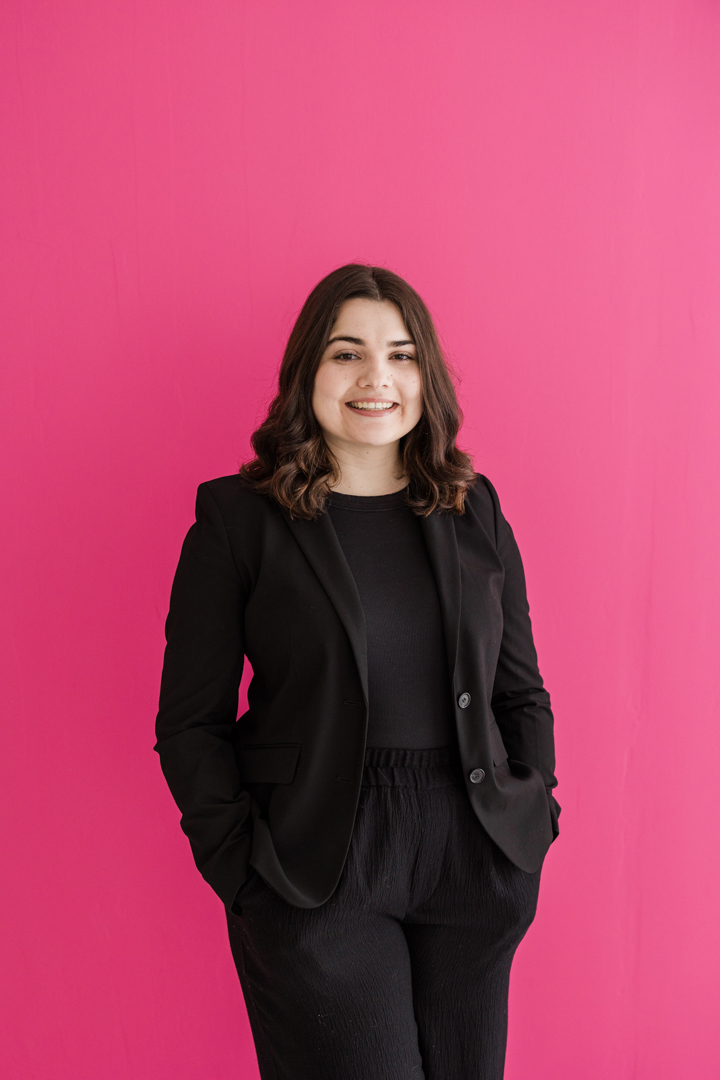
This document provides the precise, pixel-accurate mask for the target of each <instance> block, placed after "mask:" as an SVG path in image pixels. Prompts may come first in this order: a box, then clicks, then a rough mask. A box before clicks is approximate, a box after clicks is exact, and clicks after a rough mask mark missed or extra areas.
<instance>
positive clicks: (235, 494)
mask: <svg viewBox="0 0 720 1080" xmlns="http://www.w3.org/2000/svg"><path fill="white" fill-rule="evenodd" d="M197 500H198V505H199V506H208V505H210V506H213V505H214V506H216V507H217V509H218V510H219V512H220V514H221V515H222V517H223V519H224V520H225V522H226V523H227V524H229V523H230V522H232V521H235V520H237V519H238V518H242V519H244V520H252V519H253V518H258V519H260V518H262V517H267V516H268V515H269V514H270V515H272V514H275V513H277V512H278V507H277V505H276V504H275V502H274V501H273V500H272V499H269V498H268V497H267V496H265V495H258V493H257V492H256V491H253V489H252V488H251V487H249V486H248V485H247V484H246V483H245V482H244V481H243V479H242V477H241V476H240V474H239V473H231V475H230V476H217V477H215V479H214V480H205V481H204V482H203V483H202V484H200V485H199V486H198V489H197Z"/></svg>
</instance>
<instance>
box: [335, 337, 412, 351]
mask: <svg viewBox="0 0 720 1080" xmlns="http://www.w3.org/2000/svg"><path fill="white" fill-rule="evenodd" d="M334 341H349V342H350V343H351V344H352V345H364V344H365V342H364V341H363V339H362V338H359V337H345V336H344V335H343V336H341V337H333V338H330V340H329V341H328V345H332V344H333V342H334ZM414 344H415V342H414V341H410V339H409V338H407V339H406V340H404V341H388V347H389V348H390V349H398V348H399V347H400V346H401V345H414Z"/></svg>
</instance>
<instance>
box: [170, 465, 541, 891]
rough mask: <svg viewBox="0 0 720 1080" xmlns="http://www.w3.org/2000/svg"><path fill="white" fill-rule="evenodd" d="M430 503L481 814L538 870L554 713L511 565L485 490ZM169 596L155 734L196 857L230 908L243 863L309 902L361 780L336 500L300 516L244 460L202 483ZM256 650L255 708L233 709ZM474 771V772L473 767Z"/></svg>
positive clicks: (361, 689)
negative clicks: (451, 503) (240, 471)
mask: <svg viewBox="0 0 720 1080" xmlns="http://www.w3.org/2000/svg"><path fill="white" fill-rule="evenodd" d="M465 507H466V509H465V514H464V515H462V516H458V515H454V514H449V513H438V512H433V513H431V514H430V515H429V516H428V517H426V518H421V519H420V520H421V524H422V529H423V534H424V537H425V541H426V543H427V548H428V553H429V557H430V563H431V565H432V569H433V573H434V574H435V576H436V579H437V583H438V591H439V594H440V603H441V608H442V620H443V629H444V634H445V644H446V649H447V659H448V665H449V671H450V673H451V692H452V695H453V702H454V708H455V714H456V721H457V733H458V744H459V750H460V757H461V761H462V766H463V773H464V775H465V777H466V778H467V779H466V788H467V792H468V797H469V799H470V802H471V804H472V807H473V810H474V812H475V814H476V815H477V817H478V819H479V821H480V822H481V824H482V825H483V826H484V828H485V829H486V830H487V832H488V834H489V835H490V836H491V837H492V839H493V840H494V841H495V843H496V844H497V845H498V846H499V847H500V848H501V849H502V850H503V851H504V852H505V854H506V855H507V856H508V858H509V859H510V860H511V861H512V862H513V863H515V865H516V866H518V867H520V869H522V870H525V871H528V872H534V871H535V870H537V869H538V868H539V867H540V866H541V865H542V861H543V858H544V856H545V853H546V851H547V849H548V847H549V845H550V843H551V842H552V840H553V839H554V837H555V836H556V835H557V814H558V812H559V807H558V806H557V803H556V802H555V800H554V798H553V796H552V793H551V789H552V788H553V787H554V786H555V784H556V780H555V776H554V767H555V754H554V743H553V717H552V712H551V710H550V699H549V696H548V694H547V691H546V690H545V689H544V688H543V683H542V679H541V678H540V674H539V671H538V666H537V657H536V653H535V648H534V645H533V639H532V631H531V625H530V617H529V613H528V605H527V599H526V592H525V578H524V574H523V568H522V562H521V559H520V554H519V552H518V548H517V545H516V543H515V539H514V537H513V533H512V530H511V528H510V526H509V525H508V523H507V522H506V520H505V518H504V517H503V515H502V512H501V509H500V504H499V502H498V498H497V494H496V492H495V489H494V488H493V487H492V485H491V484H490V482H489V481H488V480H487V479H486V478H485V477H483V476H478V479H477V482H476V484H475V485H474V486H473V487H472V488H471V489H470V491H469V493H468V497H467V499H466V503H465ZM196 518H197V520H196V522H195V524H194V525H193V526H192V528H191V529H190V531H189V532H188V534H187V537H186V538H185V542H184V544H183V547H182V553H181V555H180V561H179V564H178V568H177V572H176V574H175V579H174V582H173V587H172V594H171V598H170V611H169V614H168V618H167V623H166V637H167V648H166V650H165V662H164V666H163V674H162V682H161V689H160V705H159V711H158V716H157V723H156V735H157V742H156V745H155V749H156V750H157V751H158V753H159V755H160V761H161V765H162V769H163V772H164V775H165V777H166V779H167V782H168V785H169V787H170V790H171V792H172V794H173V797H174V798H175V801H176V803H177V805H178V807H179V808H180V811H181V814H182V828H183V830H184V832H185V833H186V835H187V836H188V838H189V840H190V844H191V847H192V851H193V855H194V858H195V862H196V864H197V866H198V869H199V870H200V872H201V873H202V875H203V877H204V878H205V879H206V881H207V882H208V883H209V884H210V885H211V886H212V888H213V889H214V890H215V891H216V893H217V894H218V896H219V897H220V898H221V899H222V901H223V902H224V903H225V904H226V905H227V906H228V907H229V906H230V905H231V904H232V902H233V900H234V898H235V896H236V894H237V892H238V890H239V889H240V887H241V886H242V885H243V883H244V882H245V880H246V878H247V876H248V873H249V868H250V866H252V867H254V868H255V870H257V872H258V873H259V874H260V875H261V877H263V878H264V879H265V881H266V882H267V883H268V884H269V885H270V886H271V887H272V888H274V889H275V890H276V891H277V892H278V893H279V894H280V895H281V896H282V897H284V899H286V900H287V901H288V902H289V903H291V904H294V905H296V906H298V907H304V908H312V907H317V906H319V905H320V904H322V903H324V901H325V900H327V899H328V897H329V896H330V895H331V894H332V893H333V891H334V889H335V886H336V885H337V882H338V879H339V877H340V873H341V871H342V868H343V865H344V862H345V857H346V854H347V850H348V846H349V843H350V836H351V833H352V829H353V824H354V820H355V811H356V807H357V802H358V796H359V791H360V784H361V780H362V772H363V762H364V754H365V738H366V728H367V718H368V712H367V700H368V691H367V651H366V639H365V626H364V618H363V612H362V607H361V604H360V598H359V596H358V592H357V588H356V586H355V582H354V579H353V576H352V574H351V572H350V569H349V567H348V564H347V562H346V560H345V557H344V555H343V552H342V549H341V547H340V544H339V542H338V539H337V537H336V535H335V531H334V529H333V526H332V523H331V521H330V518H329V516H328V514H327V513H323V514H322V515H321V516H320V517H319V518H318V519H317V520H314V521H306V520H302V519H297V518H295V519H293V518H291V516H290V515H289V514H288V513H287V512H286V511H285V510H283V509H282V508H281V507H280V506H278V504H277V503H275V502H274V501H273V500H272V499H270V498H267V497H265V496H262V495H257V494H256V493H255V492H253V491H252V490H251V489H249V488H247V487H246V486H245V485H244V484H243V482H242V480H241V479H240V477H239V476H238V475H232V476H223V477H220V478H219V479H217V480H211V481H209V482H207V483H204V484H201V485H200V487H199V488H198V493H197V504H196ZM244 656H247V658H248V660H249V661H250V664H251V665H252V669H253V678H252V681H251V683H250V687H249V691H248V711H247V712H246V713H244V715H243V716H241V717H240V718H239V720H237V721H236V716H237V709H238V687H239V683H240V677H241V675H242V669H243V659H244ZM481 780H482V782H480V781H481Z"/></svg>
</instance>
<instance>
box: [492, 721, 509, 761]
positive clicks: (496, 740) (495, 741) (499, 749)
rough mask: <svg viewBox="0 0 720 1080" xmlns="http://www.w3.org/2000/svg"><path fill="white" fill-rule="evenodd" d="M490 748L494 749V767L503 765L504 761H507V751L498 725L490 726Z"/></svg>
mask: <svg viewBox="0 0 720 1080" xmlns="http://www.w3.org/2000/svg"><path fill="white" fill-rule="evenodd" d="M490 747H491V749H492V756H493V765H502V763H503V761H507V756H508V754H507V750H506V749H505V743H504V742H503V740H502V735H501V734H500V728H499V727H498V726H497V724H491V725H490Z"/></svg>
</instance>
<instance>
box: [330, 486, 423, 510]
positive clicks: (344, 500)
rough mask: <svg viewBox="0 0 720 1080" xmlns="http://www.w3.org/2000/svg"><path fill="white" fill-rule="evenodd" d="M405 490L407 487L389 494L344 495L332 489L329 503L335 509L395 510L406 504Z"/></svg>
mask: <svg viewBox="0 0 720 1080" xmlns="http://www.w3.org/2000/svg"><path fill="white" fill-rule="evenodd" d="M407 492H408V489H407V487H404V488H401V489H400V491H393V492H391V493H390V494H389V495H345V494H344V493H343V492H341V491H332V492H331V493H330V499H329V504H330V506H332V507H335V508H336V509H337V510H360V511H366V510H396V509H397V508H398V507H400V506H407Z"/></svg>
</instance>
